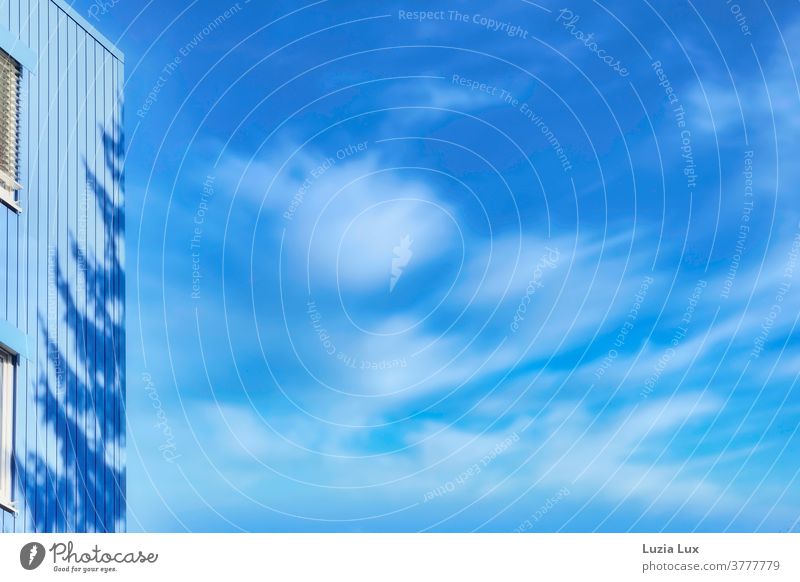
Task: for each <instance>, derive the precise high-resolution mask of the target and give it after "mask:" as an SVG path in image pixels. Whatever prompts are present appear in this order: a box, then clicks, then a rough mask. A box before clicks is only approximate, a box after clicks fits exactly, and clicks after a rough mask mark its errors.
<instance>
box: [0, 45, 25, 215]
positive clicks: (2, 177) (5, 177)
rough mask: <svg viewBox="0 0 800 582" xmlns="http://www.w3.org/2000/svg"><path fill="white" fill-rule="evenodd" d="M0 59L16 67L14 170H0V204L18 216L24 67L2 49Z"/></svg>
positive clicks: (0, 64)
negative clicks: (9, 171)
mask: <svg viewBox="0 0 800 582" xmlns="http://www.w3.org/2000/svg"><path fill="white" fill-rule="evenodd" d="M0 59H1V60H2V61H6V60H8V61H9V62H10V63H11V64H12V65H13V66H14V67H16V77H15V78H16V81H17V86H16V91H15V94H16V100H15V107H16V110H15V111H14V115H13V117H14V118H15V119H16V121H15V126H14V132H15V133H16V140H15V144H14V147H15V148H16V151H15V153H14V166H15V167H14V168H11V169H10V170H11V173H8V172H6V171H4V170H3V168H0V202H2V203H3V204H5V205H6V206H8V207H9V208H10V209H11V210H12V211H14V212H16V213H17V214H20V213H21V212H22V205H21V204H20V202H19V191H20V190H22V185H21V184H20V183H19V182H17V178H18V177H19V168H20V154H21V152H20V141H21V138H22V136H21V135H20V134H21V126H22V83H23V79H24V74H25V67H24V66H23V65H22V62H20V60H19V59H17V58H16V57H15V56H14V55H13V54H11V53H10V52H8V51H6V50H5V49H4V48H3V47H0ZM5 64H6V63H5V62H3V63H0V67H3V66H5ZM5 137H6V136H0V139H2V140H4V139H5Z"/></svg>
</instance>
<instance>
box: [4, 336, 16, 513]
mask: <svg viewBox="0 0 800 582" xmlns="http://www.w3.org/2000/svg"><path fill="white" fill-rule="evenodd" d="M13 451H14V356H12V355H11V354H10V353H9V352H7V351H5V350H3V349H2V348H0V508H2V509H5V510H6V511H11V512H14V513H16V508H15V507H14V501H13V498H14V481H13V476H12V459H13Z"/></svg>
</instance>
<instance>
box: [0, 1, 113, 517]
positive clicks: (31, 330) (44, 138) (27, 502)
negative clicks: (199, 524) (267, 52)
mask: <svg viewBox="0 0 800 582" xmlns="http://www.w3.org/2000/svg"><path fill="white" fill-rule="evenodd" d="M0 26H3V27H4V28H6V29H8V30H9V31H11V32H12V33H13V34H15V35H17V36H19V38H20V39H21V40H22V41H24V42H25V43H26V44H27V45H28V46H29V47H30V48H31V49H32V50H34V51H35V52H36V53H37V56H38V58H39V63H38V67H37V70H36V73H35V74H31V73H30V71H25V72H24V78H23V84H22V109H21V124H20V128H21V137H20V182H21V183H22V184H23V186H24V190H23V191H22V193H21V202H22V206H23V208H24V211H23V213H22V214H19V215H17V214H15V213H13V212H11V211H9V210H8V209H7V208H6V207H5V206H0V245H2V248H0V318H3V319H5V320H6V321H8V322H9V323H10V324H12V325H14V326H15V327H17V328H18V329H19V330H21V331H22V332H23V333H25V334H26V335H27V336H28V337H29V338H30V340H31V343H32V346H33V349H32V352H31V354H30V360H29V361H28V360H25V359H22V358H20V361H19V363H18V365H17V366H16V395H15V398H16V400H15V410H16V421H15V427H14V430H15V455H14V457H15V469H14V476H15V481H16V490H15V502H16V505H17V508H18V509H19V513H18V514H17V515H16V516H14V515H12V514H10V513H8V512H5V511H0V530H1V531H4V532H7V531H16V532H28V531H34V530H50V531H119V530H124V527H125V517H124V516H125V499H124V494H125V493H124V492H125V483H124V475H125V472H124V424H125V421H124V400H122V399H121V397H122V396H123V395H124V333H123V332H122V329H123V328H122V327H121V324H120V322H122V321H124V319H123V318H124V304H123V303H122V299H123V298H124V292H123V290H124V274H123V273H122V272H120V269H119V268H118V266H121V265H122V264H123V258H122V257H121V249H122V246H121V245H122V241H121V236H122V232H123V231H122V228H123V224H124V217H123V214H122V212H121V210H120V208H121V204H122V193H123V185H122V184H121V180H120V179H118V176H117V172H116V171H115V164H117V163H118V160H119V159H121V156H122V151H121V145H120V144H121V142H122V137H123V136H122V135H121V127H122V123H121V121H122V119H121V116H122V111H121V108H122V105H121V102H120V100H121V95H122V86H123V79H122V63H121V62H120V61H119V59H118V58H117V57H116V56H115V53H114V52H112V50H113V49H109V48H107V41H105V40H98V39H97V38H95V37H94V36H92V30H93V29H91V27H87V26H86V23H85V22H76V21H75V19H74V18H73V14H72V13H71V12H70V11H68V10H66V11H65V10H64V9H63V8H62V7H61V6H60V5H59V4H58V3H57V2H54V1H53V0H11V1H10V2H8V3H2V4H0ZM115 52H116V51H115ZM117 54H118V53H117ZM103 132H105V133H106V135H107V136H108V137H109V139H106V140H104V139H103ZM109 152H110V153H109ZM109 160H110V162H109ZM109 163H110V164H111V165H109ZM92 176H93V177H94V178H92ZM93 186H94V187H93ZM106 229H109V230H108V232H106ZM107 236H110V237H112V238H110V239H109V238H107ZM112 240H119V242H120V246H119V253H118V254H119V255H120V256H110V254H109V248H108V246H107V242H109V241H112ZM53 250H54V251H55V255H54V259H55V263H52V262H51V261H50V257H51V252H52V251H53ZM112 254H113V253H112ZM94 263H96V267H97V269H95V270H92V268H91V267H92V265H93V264H94ZM54 275H56V276H57V278H58V279H57V280H56V281H53V276H54ZM54 282H55V284H56V285H55V287H52V285H51V284H52V283H54ZM115 297H118V298H119V299H120V302H116V301H113V302H112V299H113V298H115ZM51 337H52V338H54V339H55V340H56V342H55V344H56V345H54V346H50V345H49V339H50V338H51ZM53 348H55V349H53ZM54 354H59V355H60V356H59V357H60V358H62V360H59V359H58V357H57V356H56V355H54ZM57 364H58V365H59V366H60V368H62V371H61V372H59V373H58V374H57V372H56V366H57ZM63 370H65V371H63ZM57 375H58V376H61V375H63V378H60V377H57ZM54 387H57V389H55V390H53V388H54ZM118 476H122V478H121V479H120V478H119V477H118Z"/></svg>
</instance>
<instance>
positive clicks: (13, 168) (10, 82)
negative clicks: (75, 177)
mask: <svg viewBox="0 0 800 582" xmlns="http://www.w3.org/2000/svg"><path fill="white" fill-rule="evenodd" d="M21 79H22V69H21V67H20V64H19V63H18V62H17V61H16V60H14V58H13V57H11V55H9V54H8V53H7V52H5V51H4V50H2V49H0V201H2V202H3V203H4V204H6V205H7V206H9V207H11V208H12V209H13V210H14V211H16V212H21V211H22V207H21V206H20V205H19V200H18V198H17V191H18V190H21V189H22V186H20V185H19V183H18V182H17V178H18V176H19V172H18V162H19V95H20V80H21Z"/></svg>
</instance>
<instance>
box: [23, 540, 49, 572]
mask: <svg viewBox="0 0 800 582" xmlns="http://www.w3.org/2000/svg"><path fill="white" fill-rule="evenodd" d="M44 555H45V550H44V546H43V545H42V544H40V543H39V542H30V543H28V544H25V545H24V546H22V549H21V550H20V551H19V563H20V564H22V567H23V568H25V569H26V570H35V569H36V568H38V567H39V566H41V565H42V562H44Z"/></svg>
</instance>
